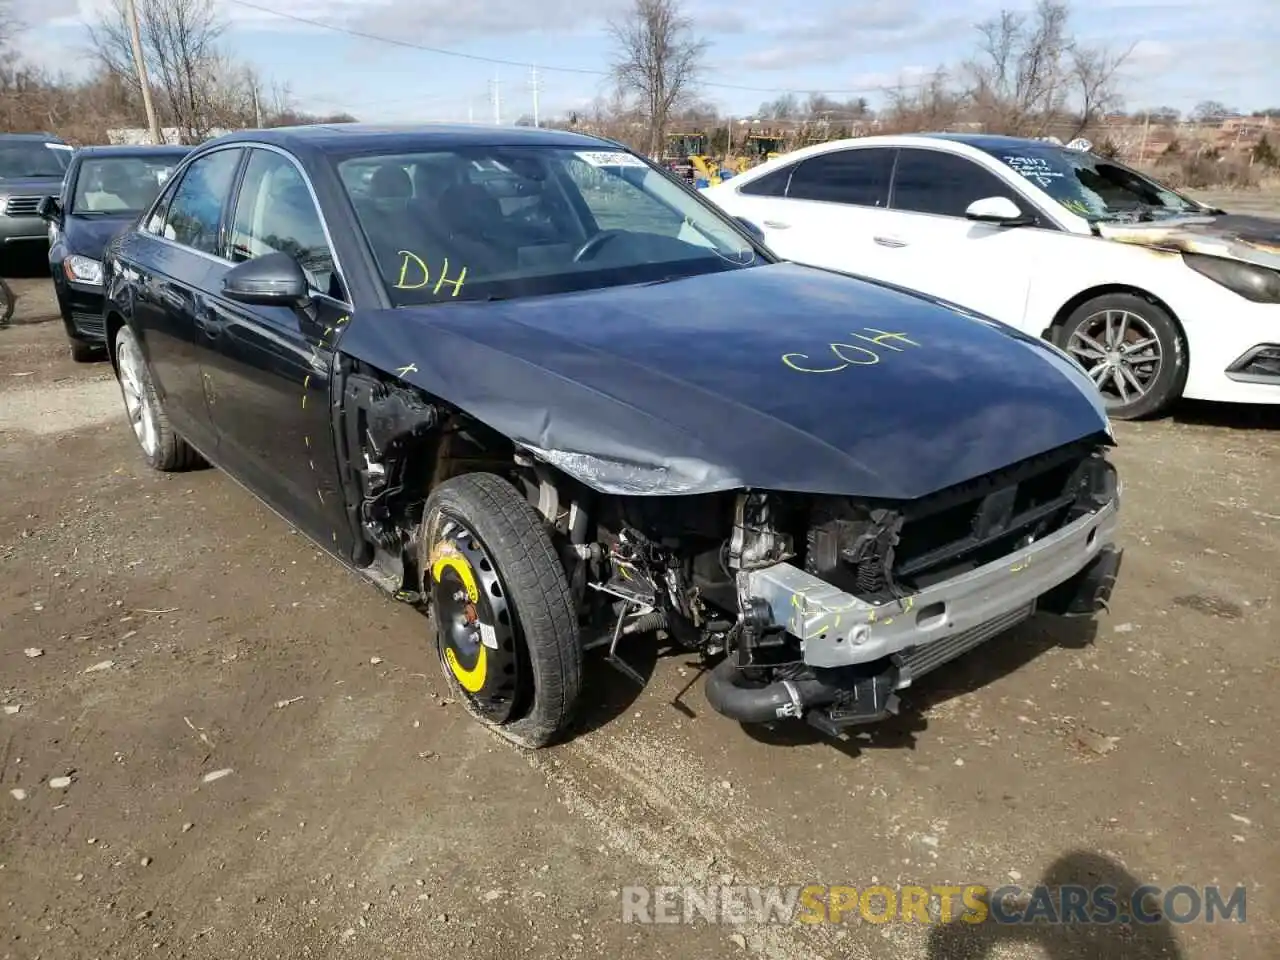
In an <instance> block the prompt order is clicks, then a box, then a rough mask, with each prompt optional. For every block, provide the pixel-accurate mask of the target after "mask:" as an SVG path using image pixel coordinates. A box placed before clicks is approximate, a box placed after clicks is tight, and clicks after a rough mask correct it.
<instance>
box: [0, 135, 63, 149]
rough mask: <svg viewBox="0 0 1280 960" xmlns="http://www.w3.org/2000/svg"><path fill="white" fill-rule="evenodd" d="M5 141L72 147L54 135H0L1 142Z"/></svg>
mask: <svg viewBox="0 0 1280 960" xmlns="http://www.w3.org/2000/svg"><path fill="white" fill-rule="evenodd" d="M4 140H38V141H39V142H41V143H61V144H65V145H66V146H68V147H69V146H71V144H69V143H67V141H65V140H63V139H62V138H61V137H59V136H56V135H55V134H52V133H0V141H4Z"/></svg>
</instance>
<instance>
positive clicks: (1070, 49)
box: [965, 0, 1133, 137]
mask: <svg viewBox="0 0 1280 960" xmlns="http://www.w3.org/2000/svg"><path fill="white" fill-rule="evenodd" d="M1070 12H1071V11H1070V7H1069V5H1068V3H1067V0H1039V2H1038V3H1037V4H1036V7H1035V9H1034V11H1032V13H1031V14H1030V15H1027V14H1024V13H1020V12H1017V11H1013V10H1003V11H1001V12H1000V13H999V14H998V15H997V16H996V17H994V18H992V19H990V20H987V21H985V22H983V23H981V24H979V25H978V33H979V35H980V37H981V39H980V41H979V44H978V51H977V55H976V56H975V57H974V58H973V59H971V60H969V61H968V62H967V63H966V64H965V72H966V74H967V75H968V78H969V81H970V83H969V88H968V90H967V91H966V92H967V94H968V96H969V98H970V100H971V104H972V108H973V111H974V113H975V115H976V118H977V119H978V120H980V121H981V122H982V123H984V125H985V126H986V127H987V129H988V130H991V131H993V132H999V133H1008V134H1013V135H1015V136H1044V135H1045V134H1046V133H1048V132H1049V130H1050V129H1051V128H1053V127H1061V126H1063V125H1064V124H1068V123H1069V124H1071V125H1072V127H1073V132H1072V133H1071V136H1072V137H1074V136H1078V135H1079V134H1081V133H1083V132H1084V131H1085V130H1086V129H1087V128H1088V127H1089V126H1091V125H1093V124H1094V123H1096V122H1097V121H1098V120H1099V119H1101V118H1102V116H1104V115H1105V114H1106V113H1107V112H1109V111H1111V110H1113V109H1115V108H1116V107H1117V106H1119V105H1120V102H1121V101H1120V96H1119V93H1118V90H1117V73H1118V71H1119V69H1120V67H1121V66H1122V65H1123V64H1124V62H1125V60H1126V59H1127V58H1128V56H1129V54H1130V53H1131V52H1132V50H1133V47H1132V46H1130V47H1129V48H1128V49H1127V50H1125V51H1123V52H1120V53H1116V52H1113V51H1112V50H1110V49H1108V48H1105V47H1089V46H1086V45H1084V44H1082V43H1080V42H1079V41H1078V40H1077V39H1076V38H1075V37H1073V36H1072V35H1071V33H1070V31H1069V29H1068V28H1069V23H1070Z"/></svg>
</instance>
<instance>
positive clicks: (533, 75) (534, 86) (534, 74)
mask: <svg viewBox="0 0 1280 960" xmlns="http://www.w3.org/2000/svg"><path fill="white" fill-rule="evenodd" d="M541 86H542V83H541V81H539V80H538V68H537V67H532V68H531V69H530V77H529V89H531V90H532V91H533V125H534V126H535V127H537V126H541V124H540V123H539V122H538V88H539V87H541Z"/></svg>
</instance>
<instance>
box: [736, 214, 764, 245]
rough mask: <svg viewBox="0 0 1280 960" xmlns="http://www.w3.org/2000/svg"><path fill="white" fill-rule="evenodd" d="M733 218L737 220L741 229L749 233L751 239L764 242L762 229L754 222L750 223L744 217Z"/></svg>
mask: <svg viewBox="0 0 1280 960" xmlns="http://www.w3.org/2000/svg"><path fill="white" fill-rule="evenodd" d="M733 219H734V220H735V221H737V224H738V226H740V227H741V228H742V229H743V230H745V231H747V233H749V234H751V239H753V240H754V241H755V242H756V243H760V244H763V243H765V242H766V241H765V238H764V231H763V230H761V229H760V228H759V227H757V226H756V225H755V224H754V223H752V222H751V221H750V220H748V219H747V218H746V217H734V218H733Z"/></svg>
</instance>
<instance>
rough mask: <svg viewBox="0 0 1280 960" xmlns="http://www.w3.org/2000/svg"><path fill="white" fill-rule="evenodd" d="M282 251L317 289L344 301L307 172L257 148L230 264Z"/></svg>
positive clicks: (239, 209) (246, 182)
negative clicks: (308, 185) (308, 182)
mask: <svg viewBox="0 0 1280 960" xmlns="http://www.w3.org/2000/svg"><path fill="white" fill-rule="evenodd" d="M277 252H283V253H287V254H289V255H290V256H292V257H293V258H294V259H295V260H297V261H298V264H299V265H300V266H301V267H302V269H303V272H304V273H306V275H307V280H308V281H309V282H310V284H311V287H312V289H313V290H316V291H318V292H320V293H323V294H325V295H327V296H330V297H333V298H334V299H336V300H342V299H343V296H342V290H341V285H340V284H339V283H338V280H337V273H336V271H335V269H334V263H333V251H332V250H330V249H329V241H328V239H327V238H326V237H325V232H324V224H323V222H322V221H321V219H320V212H319V211H318V210H317V209H316V205H315V201H314V200H312V199H311V191H310V190H309V189H307V182H306V181H305V180H304V179H303V178H302V173H301V172H300V171H299V170H298V168H297V167H296V166H295V165H294V164H293V162H292V161H291V160H289V159H288V158H287V157H284V156H281V155H280V154H278V153H275V152H274V151H271V150H254V151H253V152H252V153H250V155H249V163H248V165H247V166H246V167H245V172H244V182H243V183H242V184H241V186H240V196H239V198H238V199H237V200H236V212H235V217H234V219H233V221H232V226H231V260H232V262H233V263H243V262H244V261H245V260H252V259H254V258H256V257H261V256H264V255H266V254H268V253H277Z"/></svg>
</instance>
